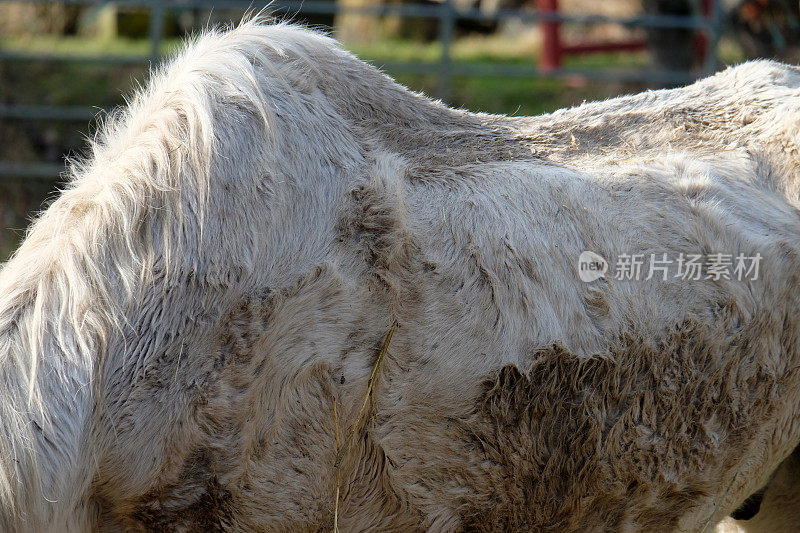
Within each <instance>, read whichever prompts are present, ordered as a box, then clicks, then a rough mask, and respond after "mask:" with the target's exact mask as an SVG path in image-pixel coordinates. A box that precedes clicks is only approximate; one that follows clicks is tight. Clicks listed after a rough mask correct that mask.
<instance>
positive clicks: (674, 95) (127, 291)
mask: <svg viewBox="0 0 800 533" xmlns="http://www.w3.org/2000/svg"><path fill="white" fill-rule="evenodd" d="M799 90H800V72H798V71H797V70H796V69H794V68H793V67H788V66H785V65H780V64H777V63H773V62H765V61H762V62H755V63H748V64H745V65H742V66H739V67H736V68H733V69H728V70H726V71H725V72H722V73H720V74H718V75H716V76H713V77H711V78H708V79H706V80H702V81H700V82H698V83H696V84H694V85H692V86H689V87H686V88H683V89H676V90H670V91H656V92H647V93H643V94H640V95H636V96H631V97H625V98H618V99H614V100H609V101H606V102H600V103H595V104H588V105H583V106H580V107H577V108H574V109H568V110H563V111H559V112H557V113H554V114H552V115H545V116H540V117H532V118H509V117H502V116H490V115H479V114H471V113H468V112H465V111H460V110H453V109H449V108H447V107H445V106H444V105H442V104H441V103H439V102H434V101H431V100H429V99H427V98H425V97H424V96H422V95H418V94H414V93H411V92H409V91H407V90H406V89H405V88H403V87H401V86H399V85H397V84H396V83H394V82H393V81H392V80H391V79H390V78H388V77H386V76H384V75H383V74H381V73H380V72H379V71H378V70H377V69H375V68H373V67H371V66H369V65H367V64H365V63H363V62H361V61H359V60H357V59H356V58H354V57H353V56H351V55H350V54H348V53H346V52H344V51H342V50H341V49H340V48H339V47H338V46H337V45H336V44H335V43H334V42H333V41H332V40H330V39H328V38H326V37H323V36H321V35H319V34H317V33H314V32H311V31H308V30H304V29H301V28H298V27H293V26H290V25H284V24H277V25H270V24H265V23H263V22H261V21H258V20H254V21H250V22H246V23H244V24H242V25H240V26H239V27H237V28H235V29H233V30H231V31H228V32H215V31H212V32H207V33H206V34H204V35H202V36H201V37H199V38H198V39H197V40H196V41H195V42H194V43H192V44H190V45H189V46H188V47H187V48H186V50H184V51H183V52H182V53H181V54H179V55H178V57H177V58H175V59H174V60H173V61H172V62H170V63H169V64H168V65H166V66H165V67H163V68H161V69H160V70H159V71H157V72H155V73H154V74H153V76H152V79H151V81H150V83H149V85H148V87H147V88H146V89H144V90H143V91H141V92H140V94H138V95H136V96H135V97H134V98H133V100H132V101H131V103H130V105H129V106H128V107H127V108H126V109H125V110H123V111H121V112H120V113H119V114H118V115H116V116H115V117H113V118H111V119H109V121H108V123H107V124H106V125H105V126H104V128H103V129H102V134H101V135H100V136H99V137H98V139H97V140H96V142H95V143H94V144H93V147H92V150H93V151H92V154H91V156H90V157H88V158H87V159H86V160H85V161H83V162H81V163H77V164H75V165H74V166H73V168H72V169H71V179H70V183H69V186H68V187H67V189H66V190H65V191H64V192H63V193H62V194H61V196H60V197H59V198H58V199H57V200H56V201H54V202H53V204H52V205H51V206H50V208H49V209H48V210H47V211H45V212H44V213H43V214H42V215H41V217H40V218H39V219H38V220H37V221H36V222H35V223H34V224H33V225H32V227H31V229H30V231H29V234H28V236H27V238H26V240H25V242H24V243H23V245H22V246H21V248H20V250H19V251H18V252H17V254H16V255H15V256H14V258H13V259H11V260H10V261H9V262H8V263H7V264H6V265H5V266H4V268H3V270H2V272H1V273H0V420H2V424H0V529H2V530H3V531H45V530H50V531H82V530H91V529H94V528H101V529H109V530H116V529H130V530H153V529H155V530H173V529H177V530H197V531H212V530H229V531H252V530H270V531H286V530H308V529H330V528H332V526H333V520H334V510H335V509H336V508H337V502H336V494H337V490H336V485H337V469H336V468H335V467H334V462H335V459H336V455H337V447H336V428H335V426H334V423H335V422H334V421H335V420H338V421H339V426H340V427H339V433H340V434H344V432H345V431H346V428H347V427H348V426H349V424H351V423H352V422H353V421H354V420H355V418H356V415H357V412H358V410H359V408H360V406H361V404H362V402H363V399H364V396H365V393H366V389H367V381H368V379H369V375H370V373H371V371H372V369H373V365H374V364H375V358H376V355H377V351H378V348H379V347H380V345H381V343H382V341H383V339H384V336H385V335H386V333H387V331H388V329H389V326H390V325H391V324H392V323H393V322H394V321H395V320H397V321H398V322H399V324H400V327H399V328H398V329H397V331H396V332H395V333H394V337H393V339H392V342H391V345H390V346H389V349H388V352H387V353H386V357H385V359H384V361H383V363H382V366H381V368H380V373H379V380H378V382H377V383H376V385H375V388H374V390H373V393H372V401H371V403H370V409H369V413H368V414H369V417H368V420H367V421H366V423H365V424H364V427H360V428H357V429H358V432H357V435H356V438H354V439H353V441H352V446H350V448H349V449H348V451H347V453H346V454H345V455H344V458H343V461H342V463H341V466H340V469H339V471H338V473H339V474H340V475H341V483H340V491H339V500H338V525H339V527H340V528H341V530H343V531H358V530H362V531H366V530H404V531H405V530H415V529H428V530H433V531H453V530H460V529H491V530H501V529H504V528H516V529H525V530H531V529H540V530H557V531H585V530H606V529H614V530H664V529H674V530H681V531H701V530H704V529H709V528H712V527H714V525H715V524H716V523H718V522H719V521H720V520H722V519H723V518H724V517H725V516H727V515H728V514H729V513H730V512H731V511H732V510H733V509H735V508H736V507H737V506H738V505H739V504H740V503H741V502H742V501H744V499H745V498H746V497H747V496H749V495H750V494H751V493H753V492H755V491H756V490H758V489H759V488H760V487H762V486H763V485H764V484H765V483H767V481H768V480H769V479H770V476H772V474H773V472H774V471H775V470H776V468H777V467H778V465H779V464H780V463H781V461H783V460H784V459H785V458H786V457H787V456H788V455H789V454H790V452H791V451H792V449H794V447H795V446H796V445H797V444H798V441H800V424H798V414H800V408H798V405H800V404H798V400H799V399H800V398H799V396H800V371H798V369H800V351H799V350H800V348H799V346H800V345H799V344H798V342H800V339H799V338H798V336H799V335H800V325H798V320H797V319H798V309H800V296H799V294H798V290H797V282H798V274H800V254H799V253H798V252H800V242H798V235H800V217H798V214H799V213H798V169H800V167H799V166H798V163H800V161H799V160H798V140H800V137H798V133H800V132H798V124H800V121H799V120H798V119H800V92H799ZM586 249H588V250H592V251H594V252H596V253H599V254H601V255H603V256H605V257H607V258H613V257H615V256H616V255H617V254H619V253H646V254H649V253H669V254H671V255H673V256H675V255H677V254H679V253H709V252H723V253H730V254H734V255H735V254H738V253H744V254H746V255H755V254H756V253H760V254H761V255H762V256H763V260H762V264H761V272H760V276H759V278H758V279H757V280H743V281H736V280H733V281H727V280H721V281H711V280H700V281H680V280H669V281H660V280H657V279H654V280H650V281H629V282H625V281H618V280H613V279H607V280H598V281H596V282H593V283H582V282H581V281H579V279H578V276H577V270H576V263H577V258H578V256H579V254H580V253H581V252H582V251H583V250H586ZM334 403H335V404H336V405H337V406H338V409H337V411H338V416H337V417H334V410H333V409H334ZM787 468H788V467H785V468H784V470H781V471H780V472H779V473H778V474H775V477H774V479H775V480H779V481H776V483H778V482H779V483H780V486H778V485H776V486H775V488H774V489H770V488H768V490H767V492H766V493H765V494H767V495H771V494H781V492H780V491H781V490H783V489H782V488H783V487H787V486H792V485H791V483H792V481H791V480H792V479H793V477H792V476H793V472H794V470H792V469H787ZM770 491H771V492H770ZM789 500H791V499H790V498H789V499H786V498H784V499H781V497H772V496H770V497H769V498H768V499H767V500H765V501H767V502H768V503H767V508H769V509H770V512H771V513H772V515H770V516H773V515H775V514H780V511H779V510H776V509H780V505H781V502H782V501H789ZM763 522H764V523H769V520H768V519H765V520H764V521H763ZM726 524H727V525H726V526H724V527H728V526H730V527H734V526H735V524H732V523H731V522H730V521H729V522H727V523H726ZM737 527H738V526H737Z"/></svg>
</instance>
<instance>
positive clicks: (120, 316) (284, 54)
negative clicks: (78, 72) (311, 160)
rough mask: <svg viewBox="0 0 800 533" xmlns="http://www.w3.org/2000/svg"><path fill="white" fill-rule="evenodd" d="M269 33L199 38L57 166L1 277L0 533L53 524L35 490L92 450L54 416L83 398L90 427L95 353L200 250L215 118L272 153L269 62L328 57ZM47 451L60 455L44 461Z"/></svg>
mask: <svg viewBox="0 0 800 533" xmlns="http://www.w3.org/2000/svg"><path fill="white" fill-rule="evenodd" d="M269 22H270V21H269V20H268V19H266V18H265V17H263V16H261V15H257V16H254V17H252V18H249V19H248V20H245V21H244V22H242V23H241V24H240V25H238V26H237V27H236V28H233V29H231V30H228V31H226V30H224V29H209V30H206V31H204V32H203V33H201V34H200V35H199V36H197V37H195V38H194V39H192V40H191V41H190V42H188V43H187V45H186V46H185V47H184V49H183V50H181V51H180V52H179V53H178V54H177V56H176V57H174V58H173V59H171V60H169V61H167V62H165V63H164V64H163V65H162V66H160V67H157V68H155V69H154V70H153V72H152V73H151V76H150V81H149V83H148V85H147V86H146V87H145V88H143V89H139V90H138V91H137V92H136V93H135V94H134V95H133V97H132V98H131V99H130V100H129V102H128V105H127V106H126V107H124V108H123V109H119V110H117V111H115V112H114V113H112V114H111V115H110V116H109V117H107V118H105V119H104V120H103V121H102V124H101V126H100V128H99V132H98V134H97V135H96V136H95V138H94V139H93V140H91V142H90V148H89V151H88V154H87V156H86V157H84V158H82V159H78V160H72V161H70V162H69V169H68V184H67V186H66V187H65V189H64V190H63V191H62V192H61V194H60V195H59V197H58V198H57V199H56V200H55V201H54V202H52V204H51V205H50V207H49V208H48V209H47V210H46V211H44V212H43V213H42V214H41V215H40V216H39V217H38V219H37V220H35V222H34V223H33V224H32V225H31V227H30V228H29V231H28V233H27V236H26V238H25V240H24V242H23V244H22V245H21V247H20V248H19V250H18V251H17V252H16V253H15V255H14V256H13V257H12V258H11V259H10V260H9V261H8V263H7V264H5V265H4V267H3V268H2V270H0V420H2V424H0V529H4V530H18V529H30V528H31V527H33V528H34V529H35V525H34V526H32V524H35V523H36V521H37V520H45V519H46V518H45V517H47V516H52V512H53V511H52V508H51V507H48V505H50V504H53V503H54V502H48V500H49V499H57V498H56V497H55V496H48V495H45V494H44V492H43V489H42V486H43V485H47V483H48V481H47V480H52V479H55V478H56V477H58V476H59V475H62V474H60V473H58V469H59V468H62V469H63V468H64V467H65V465H63V464H52V463H57V462H58V461H59V460H62V461H68V460H75V461H77V460H78V459H77V457H79V456H80V457H83V455H82V454H84V455H85V450H83V451H81V452H80V453H79V452H78V451H76V450H75V447H76V446H91V443H87V442H82V441H81V440H82V439H83V440H85V439H86V438H87V437H86V433H87V432H86V431H85V427H83V426H85V424H86V423H88V422H86V420H83V421H81V420H77V421H75V420H73V421H72V422H70V423H67V422H65V420H64V416H65V415H66V413H64V412H60V410H64V409H67V410H68V409H71V408H74V404H75V402H76V395H77V396H78V397H79V398H83V397H84V396H85V397H86V400H85V401H86V404H85V405H84V406H83V408H84V409H86V410H87V412H86V413H81V414H82V415H83V416H85V417H86V418H87V420H88V418H89V417H91V416H99V415H98V414H97V413H96V412H95V413H94V414H90V413H92V412H93V411H100V409H99V404H98V403H97V402H98V401H99V400H98V398H99V395H98V394H97V391H98V390H99V389H98V387H99V386H100V385H99V381H100V379H99V377H100V376H101V375H102V366H103V361H104V353H105V351H106V349H107V347H108V346H109V341H110V339H111V337H112V335H114V333H115V332H119V331H121V330H122V328H123V327H124V325H125V316H126V311H129V309H130V306H132V305H135V302H136V296H137V295H138V294H141V291H142V290H144V289H145V288H148V287H149V288H152V287H153V286H154V285H155V284H158V283H163V284H164V285H165V287H166V284H167V283H169V280H170V273H177V272H178V271H179V270H180V266H181V264H189V263H191V261H192V260H193V258H191V257H186V253H185V252H186V250H195V251H199V250H200V249H201V248H202V246H201V245H202V233H203V230H202V228H203V222H204V217H205V208H206V205H207V203H208V200H209V194H210V192H211V191H212V187H211V185H212V183H213V176H212V169H213V167H214V161H215V157H216V155H217V152H218V148H219V144H218V143H220V142H225V139H224V134H225V132H224V131H219V129H218V128H216V126H217V125H218V122H219V120H218V119H219V118H220V116H221V115H220V114H221V113H225V110H226V109H230V106H236V108H237V109H244V110H245V111H246V112H247V113H249V114H250V115H252V116H253V119H254V120H256V121H258V122H259V123H260V124H261V126H263V131H264V134H265V135H264V138H265V139H269V140H270V141H271V142H274V141H275V139H276V137H275V131H274V128H273V127H272V125H273V124H274V112H273V109H271V107H270V102H268V100H267V99H266V98H265V96H264V94H263V87H264V85H263V84H264V83H266V81H265V80H267V81H268V82H269V83H271V84H272V85H273V86H275V84H278V85H280V84H281V83H284V84H285V83H287V82H285V81H283V82H281V80H282V79H283V76H282V71H281V66H280V64H281V61H280V59H281V58H288V59H290V60H291V61H301V62H303V63H304V64H305V65H306V66H307V67H308V68H309V69H312V70H313V69H315V67H314V61H313V60H312V59H311V57H312V56H313V55H314V49H317V50H319V49H326V51H327V53H330V51H331V49H332V48H336V45H335V44H334V41H333V40H331V39H329V38H327V37H325V36H322V35H319V34H317V33H314V32H311V31H308V30H304V29H299V28H297V27H295V26H292V25H289V24H285V23H278V24H268V23H269ZM261 126H260V127H261ZM198 241H199V242H198ZM154 272H155V273H160V274H154ZM70 406H72V407H70ZM43 435H44V436H43ZM53 439H55V441H54V440H53ZM45 441H47V442H49V443H51V444H52V445H53V446H56V445H59V444H61V445H63V446H64V450H62V451H59V452H58V453H55V454H54V455H48V454H49V453H50V451H46V450H43V449H42V447H43V445H44V443H45ZM88 453H89V454H91V452H88ZM44 456H47V461H44V460H43V459H42V457H44ZM59 458H60V459H59ZM45 463H47V464H45ZM87 468H88V467H87ZM64 475H65V474H64ZM70 489H73V490H74V487H70V488H67V489H66V490H70ZM47 490H48V491H52V490H54V489H53V488H52V487H47ZM56 492H57V491H56ZM56 496H58V495H56ZM48 509H49V510H48ZM48 513H49V514H48ZM23 524H24V526H23Z"/></svg>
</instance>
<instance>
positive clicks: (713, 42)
mask: <svg viewBox="0 0 800 533" xmlns="http://www.w3.org/2000/svg"><path fill="white" fill-rule="evenodd" d="M709 1H710V2H711V9H710V13H709V14H708V18H709V20H708V22H709V30H708V47H707V49H706V63H705V65H703V69H704V70H705V73H706V74H707V75H710V74H713V73H715V72H716V71H717V48H719V38H720V34H721V33H722V22H723V20H722V17H723V13H722V7H721V6H720V0H709Z"/></svg>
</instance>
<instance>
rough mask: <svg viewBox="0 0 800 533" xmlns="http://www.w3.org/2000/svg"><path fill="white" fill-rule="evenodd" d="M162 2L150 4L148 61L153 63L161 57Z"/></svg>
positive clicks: (155, 0)
mask: <svg viewBox="0 0 800 533" xmlns="http://www.w3.org/2000/svg"><path fill="white" fill-rule="evenodd" d="M164 11H165V9H164V1H163V0H152V2H151V3H150V60H151V61H152V62H153V63H155V62H156V61H158V58H159V57H160V56H161V41H162V40H163V39H164V15H165V13H164Z"/></svg>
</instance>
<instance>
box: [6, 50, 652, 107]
mask: <svg viewBox="0 0 800 533" xmlns="http://www.w3.org/2000/svg"><path fill="white" fill-rule="evenodd" d="M149 46H150V45H149V42H148V41H147V40H146V39H138V40H137V39H125V38H116V39H110V40H109V39H105V40H100V39H91V38H81V37H75V36H66V37H57V36H32V37H15V38H10V37H7V38H4V39H0V48H4V49H6V50H16V51H20V52H25V53H47V54H57V55H68V56H90V55H99V54H102V55H118V56H129V57H145V56H147V55H148V54H149V51H150V50H149ZM179 46H180V41H179V40H177V39H171V40H167V41H165V42H164V43H163V45H162V53H165V54H169V53H170V52H173V51H174V50H175V49H176V48H178V47H179ZM351 48H352V51H353V52H354V53H355V54H356V55H357V56H359V57H360V58H362V59H364V60H366V61H369V62H370V63H372V64H374V65H376V66H379V67H380V66H382V65H383V64H385V63H396V62H406V61H415V62H425V63H430V64H433V65H436V64H437V62H438V60H439V58H440V57H441V46H440V45H439V44H438V43H435V42H433V43H426V42H418V41H408V40H384V41H379V42H376V43H373V44H371V45H369V46H354V47H351ZM538 56H539V45H538V42H536V41H535V40H531V39H509V38H503V37H496V36H489V37H483V36H477V37H467V38H462V39H458V40H456V41H455V42H454V43H453V47H452V49H451V57H452V61H453V62H454V63H455V64H458V65H460V66H462V67H466V68H467V69H468V68H469V65H472V64H495V65H529V66H535V65H536V63H537V60H538ZM646 64H647V57H646V55H645V54H641V53H639V54H602V55H594V56H583V57H575V58H570V59H569V61H568V64H567V66H572V67H585V66H590V67H597V68H601V67H603V66H612V65H613V66H626V67H637V66H645V65H646ZM20 68H23V67H20ZM24 68H25V69H28V70H26V71H25V72H23V73H20V74H18V75H17V76H15V71H16V70H17V68H16V67H15V66H14V65H9V66H7V70H8V71H9V73H7V74H6V76H7V78H12V79H10V80H9V79H7V80H6V81H5V83H0V97H4V96H5V97H6V99H7V101H13V102H16V103H28V104H42V103H46V104H51V105H96V106H100V107H109V106H113V105H116V104H119V103H121V102H122V99H121V94H128V93H130V92H131V87H132V85H133V83H134V79H139V80H141V79H142V78H143V77H144V75H145V71H144V67H137V66H130V65H129V66H123V67H117V66H111V67H109V66H108V65H96V64H85V63H62V64H39V65H35V64H26V66H25V67H24ZM388 72H389V74H392V75H394V77H395V78H396V79H397V80H398V81H399V82H401V83H403V84H404V85H407V86H408V87H409V88H411V89H413V90H416V91H422V92H425V93H426V94H429V95H432V96H438V95H439V91H438V85H439V82H438V76H437V75H435V74H406V73H393V72H391V70H389V71H388ZM23 78H26V79H30V80H36V82H35V83H29V84H28V83H26V82H25V81H24V80H23ZM9 85H17V87H15V88H14V90H13V93H9V87H8V86H9ZM3 86H6V87H5V88H6V90H5V91H4V87H3ZM450 86H451V92H450V93H449V95H448V98H447V101H448V103H450V104H451V105H455V106H458V107H464V108H467V109H471V110H473V111H483V112H489V113H504V114H517V115H528V114H539V113H543V112H548V111H552V110H554V109H557V108H559V107H564V106H569V105H573V104H576V103H580V102H581V101H583V100H592V99H597V98H605V97H608V96H612V95H614V94H617V93H619V92H628V91H629V90H630V89H628V91H626V90H625V88H624V87H621V86H619V85H616V84H611V85H609V84H595V83H587V84H577V85H576V84H575V83H574V82H573V83H567V82H565V81H563V80H552V79H523V78H506V79H504V78H499V77H473V76H465V77H456V78H454V79H453V81H452V83H451V84H450ZM20 88H21V90H20ZM4 93H5V94H4ZM9 96H11V99H8V97H9Z"/></svg>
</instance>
